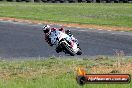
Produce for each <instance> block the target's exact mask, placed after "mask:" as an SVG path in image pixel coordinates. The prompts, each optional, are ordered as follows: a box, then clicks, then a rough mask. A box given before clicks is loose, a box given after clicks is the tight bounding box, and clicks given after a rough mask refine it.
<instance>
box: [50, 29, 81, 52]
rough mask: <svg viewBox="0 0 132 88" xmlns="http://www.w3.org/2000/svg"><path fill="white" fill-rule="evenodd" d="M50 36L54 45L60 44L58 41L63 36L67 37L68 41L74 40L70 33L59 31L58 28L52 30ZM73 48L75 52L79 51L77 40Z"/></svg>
mask: <svg viewBox="0 0 132 88" xmlns="http://www.w3.org/2000/svg"><path fill="white" fill-rule="evenodd" d="M50 38H51V43H52V44H53V45H56V47H57V46H58V42H59V41H60V40H61V39H63V38H65V39H66V40H68V41H72V39H71V37H70V36H69V35H67V34H65V33H63V32H61V31H58V30H56V31H53V32H51V34H50ZM72 42H73V41H72ZM72 49H73V51H74V52H75V53H77V52H78V50H79V49H78V47H77V44H76V43H75V42H73V45H72Z"/></svg>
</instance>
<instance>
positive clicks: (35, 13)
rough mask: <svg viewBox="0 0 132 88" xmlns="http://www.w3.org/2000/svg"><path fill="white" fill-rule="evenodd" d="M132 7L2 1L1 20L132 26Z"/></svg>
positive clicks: (101, 4)
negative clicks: (5, 18)
mask: <svg viewBox="0 0 132 88" xmlns="http://www.w3.org/2000/svg"><path fill="white" fill-rule="evenodd" d="M131 8H132V5H131V4H124V3H118V4H115V3H112V4H103V3H100V4H97V3H90V4H88V3H71V4H67V3H65V4H64V3H63V4H62V3H61V4H53V3H16V2H0V17H13V18H23V19H32V20H43V21H51V22H64V23H78V24H95V25H108V26H124V27H132V22H131V21H132V11H131Z"/></svg>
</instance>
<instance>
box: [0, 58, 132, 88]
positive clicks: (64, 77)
mask: <svg viewBox="0 0 132 88" xmlns="http://www.w3.org/2000/svg"><path fill="white" fill-rule="evenodd" d="M23 59H26V58H22V59H14V60H10V59H9V60H4V59H3V58H1V60H0V88H82V87H83V88H131V87H132V83H130V84H86V85H84V86H80V85H78V84H77V82H76V79H75V78H76V75H77V72H76V68H78V67H80V66H83V67H84V68H86V71H87V73H93V71H92V67H93V66H97V67H99V66H103V67H108V68H113V65H114V63H115V62H116V59H113V58H108V57H107V58H106V57H103V58H96V59H95V58H94V59H90V58H81V59H80V58H72V59H71V58H60V57H59V58H56V57H52V58H47V59H45V58H32V59H30V58H28V59H27V60H23ZM128 64H132V58H129V59H126V58H125V59H124V60H123V62H122V66H121V68H122V67H124V66H126V65H128ZM128 66H129V65H128ZM128 66H126V67H125V69H128V72H125V71H124V72H123V73H129V74H132V72H131V71H130V70H129V68H130V69H132V67H128ZM113 69H116V67H114V68H113ZM97 70H98V69H97ZM119 71H120V70H119ZM99 73H102V71H100V72H99ZM106 73H109V72H106Z"/></svg>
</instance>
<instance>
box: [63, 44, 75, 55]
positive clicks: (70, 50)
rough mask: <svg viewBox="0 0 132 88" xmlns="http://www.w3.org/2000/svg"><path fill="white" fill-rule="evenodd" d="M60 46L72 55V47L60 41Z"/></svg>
mask: <svg viewBox="0 0 132 88" xmlns="http://www.w3.org/2000/svg"><path fill="white" fill-rule="evenodd" d="M61 46H62V47H63V48H64V50H65V51H66V52H67V53H68V54H70V55H71V56H74V55H75V52H74V51H73V49H72V48H71V47H70V46H69V45H67V44H66V43H65V42H62V43H61Z"/></svg>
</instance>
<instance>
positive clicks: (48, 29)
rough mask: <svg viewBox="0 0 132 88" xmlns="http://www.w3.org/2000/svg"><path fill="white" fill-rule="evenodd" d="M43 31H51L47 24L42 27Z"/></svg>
mask: <svg viewBox="0 0 132 88" xmlns="http://www.w3.org/2000/svg"><path fill="white" fill-rule="evenodd" d="M43 32H44V33H50V32H51V28H50V26H49V25H45V26H44V27H43Z"/></svg>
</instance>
